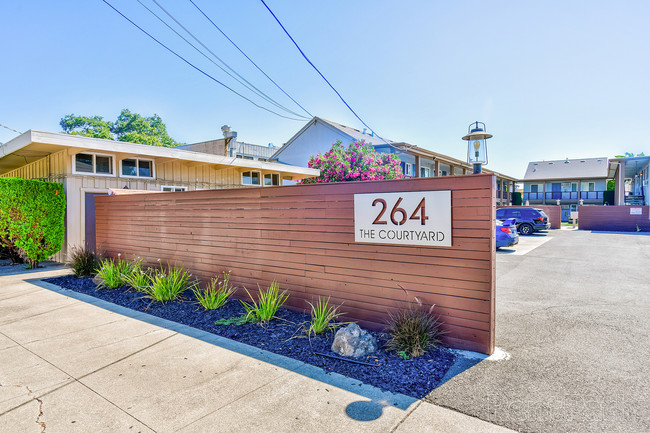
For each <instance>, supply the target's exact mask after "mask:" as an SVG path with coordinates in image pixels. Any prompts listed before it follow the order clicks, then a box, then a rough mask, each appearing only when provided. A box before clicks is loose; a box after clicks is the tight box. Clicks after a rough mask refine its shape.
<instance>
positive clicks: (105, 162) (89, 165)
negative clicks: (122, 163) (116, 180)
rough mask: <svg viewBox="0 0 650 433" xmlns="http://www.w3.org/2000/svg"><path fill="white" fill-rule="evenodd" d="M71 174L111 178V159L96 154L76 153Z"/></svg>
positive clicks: (110, 157)
mask: <svg viewBox="0 0 650 433" xmlns="http://www.w3.org/2000/svg"><path fill="white" fill-rule="evenodd" d="M73 173H75V174H95V175H101V176H113V175H114V174H113V157H112V156H110V155H99V154H96V153H77V154H76V155H75V156H74V165H73Z"/></svg>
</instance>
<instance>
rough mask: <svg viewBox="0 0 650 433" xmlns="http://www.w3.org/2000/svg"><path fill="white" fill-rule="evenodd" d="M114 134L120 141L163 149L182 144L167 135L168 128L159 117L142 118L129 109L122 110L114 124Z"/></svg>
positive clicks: (155, 115)
mask: <svg viewBox="0 0 650 433" xmlns="http://www.w3.org/2000/svg"><path fill="white" fill-rule="evenodd" d="M113 133H114V134H115V135H116V136H117V139H118V140H120V141H128V142H130V143H141V144H150V145H152V146H162V147H174V146H178V145H179V144H180V143H177V142H176V141H175V140H174V139H173V138H171V137H170V136H169V135H168V134H167V127H166V126H165V124H164V123H163V121H162V119H161V118H160V116H159V115H157V114H154V115H153V116H151V117H142V116H141V115H139V114H137V113H131V111H129V110H128V109H124V110H122V112H121V113H120V115H119V116H118V118H117V121H116V122H115V123H114V124H113Z"/></svg>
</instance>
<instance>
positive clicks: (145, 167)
mask: <svg viewBox="0 0 650 433" xmlns="http://www.w3.org/2000/svg"><path fill="white" fill-rule="evenodd" d="M138 176H140V177H153V174H152V173H151V161H138Z"/></svg>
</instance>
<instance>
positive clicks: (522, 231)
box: [519, 224, 533, 236]
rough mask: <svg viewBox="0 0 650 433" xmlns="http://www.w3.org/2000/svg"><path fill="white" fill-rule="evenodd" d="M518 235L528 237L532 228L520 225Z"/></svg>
mask: <svg viewBox="0 0 650 433" xmlns="http://www.w3.org/2000/svg"><path fill="white" fill-rule="evenodd" d="M519 234H520V235H524V236H528V235H532V234H533V227H532V226H531V225H530V224H521V225H520V226H519Z"/></svg>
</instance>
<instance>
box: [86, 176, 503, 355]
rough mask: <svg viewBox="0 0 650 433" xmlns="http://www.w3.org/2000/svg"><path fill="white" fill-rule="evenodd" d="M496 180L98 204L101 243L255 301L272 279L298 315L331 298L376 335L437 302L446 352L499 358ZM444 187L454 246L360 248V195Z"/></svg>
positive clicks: (112, 199) (217, 193)
mask: <svg viewBox="0 0 650 433" xmlns="http://www.w3.org/2000/svg"><path fill="white" fill-rule="evenodd" d="M495 184H496V183H495V178H494V176H492V175H472V176H454V177H453V178H448V177H440V178H418V179H409V180H399V181H379V182H350V183H337V184H316V185H296V186H290V187H274V188H237V189H232V190H211V191H192V192H179V193H166V194H146V195H145V194H139V195H120V196H106V197H97V199H96V200H95V206H96V219H97V221H96V229H97V236H96V237H97V245H98V248H99V249H100V250H101V251H105V252H106V253H107V254H108V255H110V256H116V255H117V254H118V253H122V254H124V255H126V257H128V258H131V257H141V258H142V259H143V260H144V261H145V263H147V264H149V265H154V264H157V260H158V259H161V261H162V262H163V263H165V262H169V263H173V262H178V263H183V264H184V265H185V267H186V268H187V269H188V270H190V271H191V272H192V273H193V274H194V275H195V276H197V277H199V278H201V279H202V280H207V279H209V278H210V277H212V276H214V275H217V274H219V273H221V272H222V271H228V270H231V271H232V279H231V280H232V281H233V283H235V284H237V285H240V286H244V287H247V288H248V289H249V290H250V291H251V293H255V292H256V290H257V285H258V284H259V285H260V286H264V287H265V286H268V284H269V283H270V282H271V281H272V280H274V279H275V280H277V281H278V282H279V283H280V285H281V287H282V288H283V289H288V290H289V292H290V294H291V297H290V300H289V302H288V306H289V307H290V308H294V309H298V310H306V309H307V308H308V304H307V303H306V302H307V301H313V300H314V299H315V298H316V297H318V296H324V297H331V300H332V302H334V303H336V304H342V307H341V308H342V310H343V311H344V312H345V313H346V316H345V319H346V320H354V321H358V322H359V324H361V325H362V326H366V327H370V328H374V329H379V328H382V327H383V326H384V324H385V320H386V318H387V313H388V312H389V311H395V310H396V309H398V308H402V307H404V306H405V305H406V302H407V301H412V300H413V297H414V296H417V297H418V298H419V299H421V301H422V302H423V303H424V304H425V305H427V306H428V305H431V304H435V305H436V311H437V313H438V314H439V315H440V317H441V320H442V322H443V327H444V329H445V330H446V331H447V334H446V335H445V342H446V344H448V345H450V346H452V347H456V348H462V349H469V350H476V351H479V352H483V353H492V351H493V348H494V290H495V267H494V263H495V253H494V251H495V245H494V211H495V208H496V206H495V200H494V197H495V195H494V193H495ZM438 190H451V198H452V203H451V205H452V246H451V247H426V246H410V245H385V244H363V243H355V242H354V194H363V193H382V192H408V191H438ZM402 288H404V289H406V290H407V291H408V294H407V293H405V292H404V290H403V289H402ZM243 295H245V292H244V291H240V292H239V294H238V296H243Z"/></svg>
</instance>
